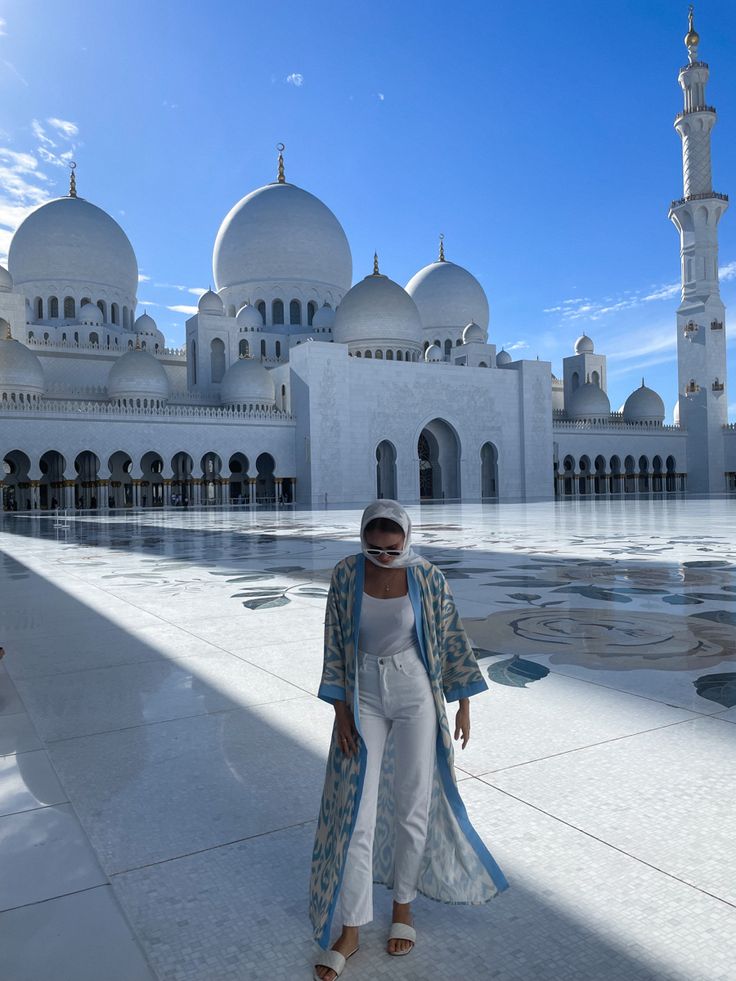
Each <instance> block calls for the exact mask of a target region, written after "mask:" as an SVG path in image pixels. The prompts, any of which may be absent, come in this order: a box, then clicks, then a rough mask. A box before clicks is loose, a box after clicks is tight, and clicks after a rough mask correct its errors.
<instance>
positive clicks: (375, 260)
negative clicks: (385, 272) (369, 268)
mask: <svg viewBox="0 0 736 981" xmlns="http://www.w3.org/2000/svg"><path fill="white" fill-rule="evenodd" d="M373 275H374V276H380V275H381V271H380V270H379V268H378V253H377V252H374V253H373Z"/></svg>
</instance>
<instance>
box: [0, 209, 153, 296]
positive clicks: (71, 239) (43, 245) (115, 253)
mask: <svg viewBox="0 0 736 981" xmlns="http://www.w3.org/2000/svg"><path fill="white" fill-rule="evenodd" d="M8 269H9V270H10V274H11V276H12V277H13V282H14V283H15V286H16V288H17V287H21V286H22V285H23V284H24V283H37V282H39V281H40V280H43V281H54V282H61V283H65V284H66V283H69V284H71V285H73V284H75V283H83V284H84V285H89V286H107V287H112V288H114V289H118V290H120V291H121V292H123V293H124V294H126V295H127V296H130V297H134V296H135V294H136V290H137V289H138V263H137V261H136V258H135V253H134V252H133V247H132V245H131V244H130V242H129V241H128V236H127V235H126V234H125V232H124V231H123V230H122V228H121V227H120V225H118V223H117V222H116V221H115V220H114V219H113V218H111V217H110V215H108V214H107V212H105V211H103V210H102V208H98V207H97V206H96V205H94V204H90V202H89V201H85V200H84V198H75V197H67V198H56V199H55V200H53V201H49V202H47V203H46V204H42V205H41V207H40V208H36V210H35V211H32V212H31V214H30V215H28V217H27V218H26V219H25V221H22V222H21V223H20V225H19V226H18V229H17V231H16V233H15V235H14V236H13V238H12V240H11V242H10V251H9V253H8Z"/></svg>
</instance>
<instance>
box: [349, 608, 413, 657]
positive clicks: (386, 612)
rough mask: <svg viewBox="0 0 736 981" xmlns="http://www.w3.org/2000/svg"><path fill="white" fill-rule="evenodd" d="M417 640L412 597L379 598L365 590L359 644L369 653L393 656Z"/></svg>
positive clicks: (411, 645) (361, 648)
mask: <svg viewBox="0 0 736 981" xmlns="http://www.w3.org/2000/svg"><path fill="white" fill-rule="evenodd" d="M416 643H417V632H416V629H415V626H414V609H413V607H412V605H411V600H410V599H409V596H408V595H406V596H393V597H390V598H389V599H376V597H375V596H369V595H368V593H365V592H364V593H363V605H362V607H361V611H360V632H359V633H358V647H359V649H360V650H361V651H365V653H366V654H374V655H376V656H378V655H381V656H382V657H392V656H393V655H394V654H398V653H399V651H404V650H406V648H407V647H413V646H414V644H416Z"/></svg>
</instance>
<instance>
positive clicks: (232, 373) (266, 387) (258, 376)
mask: <svg viewBox="0 0 736 981" xmlns="http://www.w3.org/2000/svg"><path fill="white" fill-rule="evenodd" d="M220 398H221V399H222V401H223V402H224V403H225V404H226V405H238V404H243V403H245V404H246V405H248V404H250V403H254V402H269V403H274V402H275V401H276V389H275V387H274V384H273V378H271V372H270V371H269V370H268V368H265V367H264V366H263V364H262V363H261V362H260V361H258V360H256V359H255V358H238V360H237V361H233V363H232V364H231V365H230V367H229V368H228V369H227V371H226V372H225V375H224V377H223V379H222V382H221V383H220Z"/></svg>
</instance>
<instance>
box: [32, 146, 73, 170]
mask: <svg viewBox="0 0 736 981" xmlns="http://www.w3.org/2000/svg"><path fill="white" fill-rule="evenodd" d="M36 152H37V153H38V155H39V157H40V158H41V159H42V160H43V161H44V163H48V164H51V165H52V166H53V167H68V166H69V164H70V163H71V160H72V157H73V156H74V152H73V151H72V150H65V151H64V152H63V153H59V154H56V153H52V152H51V151H50V150H47V149H46V147H45V146H40V147H39V148H38V150H37V151H36Z"/></svg>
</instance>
